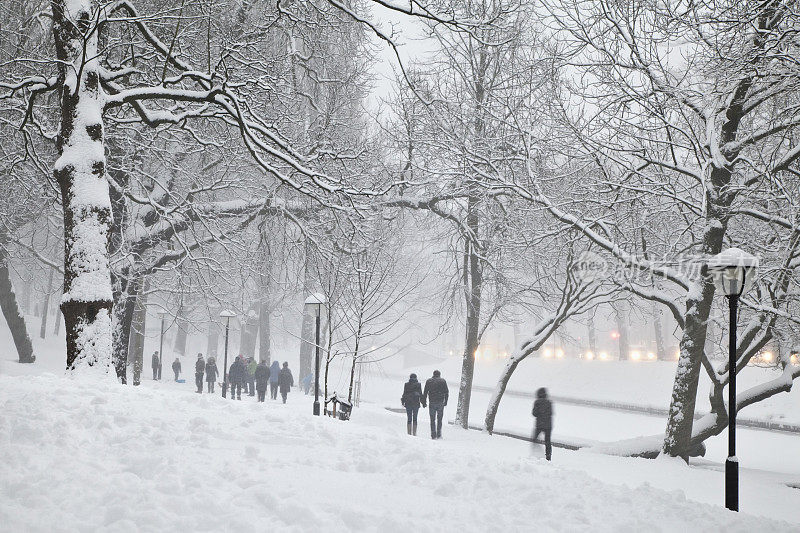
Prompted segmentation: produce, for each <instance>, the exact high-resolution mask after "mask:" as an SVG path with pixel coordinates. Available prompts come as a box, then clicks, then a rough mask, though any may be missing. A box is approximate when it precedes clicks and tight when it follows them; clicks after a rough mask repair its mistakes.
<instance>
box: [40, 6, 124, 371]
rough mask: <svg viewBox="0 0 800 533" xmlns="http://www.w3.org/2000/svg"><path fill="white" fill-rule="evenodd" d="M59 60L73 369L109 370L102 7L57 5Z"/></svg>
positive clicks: (65, 302)
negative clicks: (98, 20)
mask: <svg viewBox="0 0 800 533" xmlns="http://www.w3.org/2000/svg"><path fill="white" fill-rule="evenodd" d="M52 11H53V36H54V40H55V47H56V55H57V57H58V60H59V63H58V69H59V74H58V82H59V92H60V105H61V117H60V118H61V125H60V131H59V136H58V140H57V149H58V153H59V155H60V157H59V158H58V160H57V161H56V163H55V165H54V170H53V175H54V177H55V179H56V182H57V183H58V185H59V187H60V189H61V204H62V207H63V211H64V295H63V297H62V299H61V310H62V312H63V313H64V326H65V328H66V334H67V361H66V366H67V369H76V368H81V367H86V366H96V367H100V368H101V369H103V368H105V369H107V368H108V366H110V364H111V354H112V347H111V345H112V336H113V333H112V326H111V308H112V305H113V303H112V298H113V295H112V285H111V274H110V270H109V259H108V239H109V234H110V226H111V220H112V216H111V200H110V197H109V192H108V183H107V182H106V159H105V146H104V139H103V122H102V113H103V94H102V90H101V88H100V77H99V74H98V69H99V55H98V47H97V40H98V28H97V27H96V25H95V20H96V18H97V16H98V12H97V2H96V0H69V1H68V0H52Z"/></svg>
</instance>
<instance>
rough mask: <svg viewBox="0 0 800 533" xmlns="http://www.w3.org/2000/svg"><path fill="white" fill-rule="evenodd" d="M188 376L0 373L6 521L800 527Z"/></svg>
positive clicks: (0, 512) (114, 527) (19, 527)
mask: <svg viewBox="0 0 800 533" xmlns="http://www.w3.org/2000/svg"><path fill="white" fill-rule="evenodd" d="M191 389H192V387H191V384H189V385H187V386H181V385H179V384H173V383H153V382H146V383H145V384H144V385H143V386H141V387H139V388H133V387H123V386H119V385H115V384H109V383H106V382H104V381H97V382H93V383H89V382H87V381H86V380H73V379H69V378H66V377H60V376H55V375H51V374H44V375H40V376H25V377H12V376H9V375H0V413H2V416H0V450H3V455H4V457H5V460H4V461H2V462H0V480H2V483H0V524H2V527H1V529H3V530H6V531H60V530H65V531H66V530H81V531H90V530H101V529H102V530H104V531H159V532H163V531H178V530H180V531H192V530H199V531H224V530H228V531H234V530H236V531H238V530H245V531H251V530H255V529H262V528H264V527H269V528H286V529H289V530H292V531H336V530H347V531H377V530H380V531H384V532H387V531H407V530H408V529H409V528H413V529H415V530H420V531H442V530H444V531H449V530H459V531H487V530H491V531H531V530H535V529H539V530H544V531H589V530H591V531H675V530H681V529H688V530H723V529H724V530H726V531H757V530H761V531H764V530H770V531H791V530H793V529H795V530H796V527H793V526H792V525H790V524H787V523H785V522H777V521H771V520H768V519H763V518H755V517H753V516H749V515H747V514H744V513H741V514H734V513H730V512H727V511H726V510H724V509H723V508H722V507H721V505H720V506H711V505H706V504H700V503H695V502H691V501H687V500H686V498H685V497H684V496H683V493H681V492H678V491H673V492H666V491H662V490H659V489H656V488H653V487H650V486H647V485H643V486H639V487H636V488H631V487H626V486H621V485H609V484H605V483H602V482H600V481H598V480H596V479H593V478H592V477H590V476H589V475H588V474H586V473H584V472H581V471H575V470H569V469H566V468H562V467H559V466H558V465H555V464H550V463H546V462H544V461H542V460H541V459H537V458H534V457H531V456H530V452H529V449H528V447H527V446H524V445H521V444H519V443H516V442H511V441H510V439H501V438H498V437H488V436H486V435H483V434H481V433H478V432H464V431H460V430H455V429H453V428H447V429H446V431H445V440H443V441H430V440H428V439H425V438H413V437H409V436H407V435H405V422H404V416H403V415H397V414H394V413H389V412H388V411H385V410H383V409H382V408H379V407H362V408H360V409H358V410H357V412H356V414H355V416H354V420H353V421H351V422H348V423H344V422H339V421H336V420H332V419H329V418H315V417H312V416H311V415H310V412H311V399H310V397H306V396H302V395H301V394H299V393H297V392H292V393H291V394H290V396H289V404H287V405H282V404H280V403H275V402H269V403H267V404H258V403H256V402H254V401H252V400H250V399H249V398H248V400H250V401H242V402H233V401H230V400H227V401H226V400H223V399H221V398H220V397H219V396H209V395H202V396H201V395H197V394H194V393H192V392H191ZM423 427H424V426H423ZM422 433H424V431H423V432H422ZM580 455H581V456H582V457H586V456H589V454H580ZM615 460H618V461H622V460H621V459H617V458H615ZM620 464H622V463H620ZM787 490H789V489H787Z"/></svg>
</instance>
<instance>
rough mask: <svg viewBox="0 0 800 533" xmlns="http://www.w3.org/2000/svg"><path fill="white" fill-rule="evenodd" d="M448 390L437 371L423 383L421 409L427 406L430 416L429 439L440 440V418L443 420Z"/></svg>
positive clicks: (448, 394)
mask: <svg viewBox="0 0 800 533" xmlns="http://www.w3.org/2000/svg"><path fill="white" fill-rule="evenodd" d="M449 396H450V390H449V389H448V388H447V382H446V381H445V380H444V378H442V373H441V372H439V371H438V370H434V371H433V377H432V378H429V379H428V381H426V382H425V390H424V391H423V392H422V407H425V404H426V403H427V404H428V413H429V414H430V416H431V438H432V439H441V438H442V418H444V408H445V406H446V405H447V399H448V397H449Z"/></svg>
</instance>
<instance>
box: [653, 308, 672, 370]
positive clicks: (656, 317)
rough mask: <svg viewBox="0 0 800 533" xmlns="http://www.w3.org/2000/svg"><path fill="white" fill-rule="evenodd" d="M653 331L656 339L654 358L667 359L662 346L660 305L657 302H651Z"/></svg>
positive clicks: (665, 351)
mask: <svg viewBox="0 0 800 533" xmlns="http://www.w3.org/2000/svg"><path fill="white" fill-rule="evenodd" d="M653 332H654V333H655V335H654V337H655V341H656V358H658V360H659V361H663V360H665V359H668V358H669V356H668V355H667V349H666V347H665V346H664V328H663V325H662V323H661V307H659V305H658V304H657V303H653Z"/></svg>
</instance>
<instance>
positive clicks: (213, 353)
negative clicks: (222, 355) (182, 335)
mask: <svg viewBox="0 0 800 533" xmlns="http://www.w3.org/2000/svg"><path fill="white" fill-rule="evenodd" d="M218 350H219V325H218V324H217V323H216V322H214V321H213V320H212V321H211V322H209V323H208V344H207V345H206V357H214V358H216V357H217V353H218Z"/></svg>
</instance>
